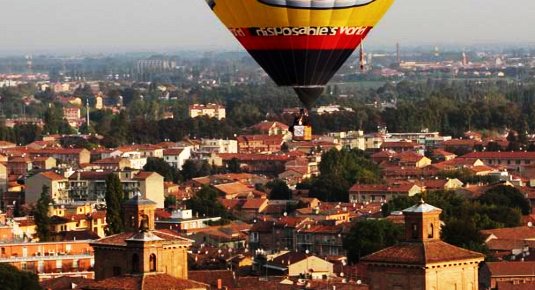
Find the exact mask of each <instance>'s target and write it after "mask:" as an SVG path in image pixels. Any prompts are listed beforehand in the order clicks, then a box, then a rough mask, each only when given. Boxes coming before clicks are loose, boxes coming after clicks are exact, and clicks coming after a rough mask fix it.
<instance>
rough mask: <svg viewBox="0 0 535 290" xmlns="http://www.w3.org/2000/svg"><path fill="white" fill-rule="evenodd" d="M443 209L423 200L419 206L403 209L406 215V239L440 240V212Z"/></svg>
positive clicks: (413, 240) (415, 240) (409, 240)
mask: <svg viewBox="0 0 535 290" xmlns="http://www.w3.org/2000/svg"><path fill="white" fill-rule="evenodd" d="M441 213H442V210H441V209H440V208H436V207H434V206H432V205H429V204H427V203H425V202H424V201H423V200H421V201H420V203H419V204H418V205H417V206H413V207H410V208H407V209H405V210H404V211H403V215H404V216H405V241H408V242H418V241H422V242H425V241H433V240H440V214H441Z"/></svg>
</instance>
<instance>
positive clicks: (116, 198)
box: [105, 173, 124, 235]
mask: <svg viewBox="0 0 535 290" xmlns="http://www.w3.org/2000/svg"><path fill="white" fill-rule="evenodd" d="M105 199H106V222H107V223H108V228H107V230H106V234H107V235H114V234H118V233H121V232H123V231H124V221H123V214H122V207H121V203H122V202H123V200H124V193H123V186H122V185H121V180H120V179H119V177H118V176H117V175H116V174H114V173H110V174H109V175H108V177H107V178H106V196H105Z"/></svg>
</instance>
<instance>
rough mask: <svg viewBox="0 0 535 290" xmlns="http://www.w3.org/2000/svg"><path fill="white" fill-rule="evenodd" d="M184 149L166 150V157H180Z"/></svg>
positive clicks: (164, 152)
mask: <svg viewBox="0 0 535 290" xmlns="http://www.w3.org/2000/svg"><path fill="white" fill-rule="evenodd" d="M182 151H184V149H165V150H164V151H163V155H164V156H170V155H173V156H174V155H180V153H182Z"/></svg>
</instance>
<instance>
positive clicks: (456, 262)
mask: <svg viewBox="0 0 535 290" xmlns="http://www.w3.org/2000/svg"><path fill="white" fill-rule="evenodd" d="M441 212H442V210H441V209H439V208H436V207H434V206H432V205H429V204H427V203H425V202H424V201H423V200H422V201H421V202H420V203H419V204H417V205H414V206H412V207H410V208H407V209H405V210H404V211H403V215H404V216H405V240H404V242H402V243H399V244H398V245H395V246H392V247H389V248H386V249H384V250H381V251H378V252H376V253H373V254H371V255H368V256H366V257H364V258H362V259H361V260H362V262H364V263H365V264H366V267H367V280H368V281H367V282H368V283H369V285H370V290H387V289H388V290H391V289H399V290H401V289H403V290H439V289H459V290H476V289H478V265H479V263H481V262H482V261H483V260H484V256H483V255H482V254H480V253H476V252H472V251H469V250H465V249H462V248H459V247H456V246H453V245H450V244H448V243H445V242H443V241H442V240H441V239H440V225H441V221H440V213H441Z"/></svg>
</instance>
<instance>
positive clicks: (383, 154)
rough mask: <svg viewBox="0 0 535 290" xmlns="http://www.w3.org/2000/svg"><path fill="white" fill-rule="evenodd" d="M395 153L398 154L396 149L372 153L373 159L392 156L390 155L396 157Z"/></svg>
mask: <svg viewBox="0 0 535 290" xmlns="http://www.w3.org/2000/svg"><path fill="white" fill-rule="evenodd" d="M394 155H396V152H395V151H390V150H381V151H379V152H376V153H373V154H372V155H371V158H372V159H374V158H390V157H394Z"/></svg>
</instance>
